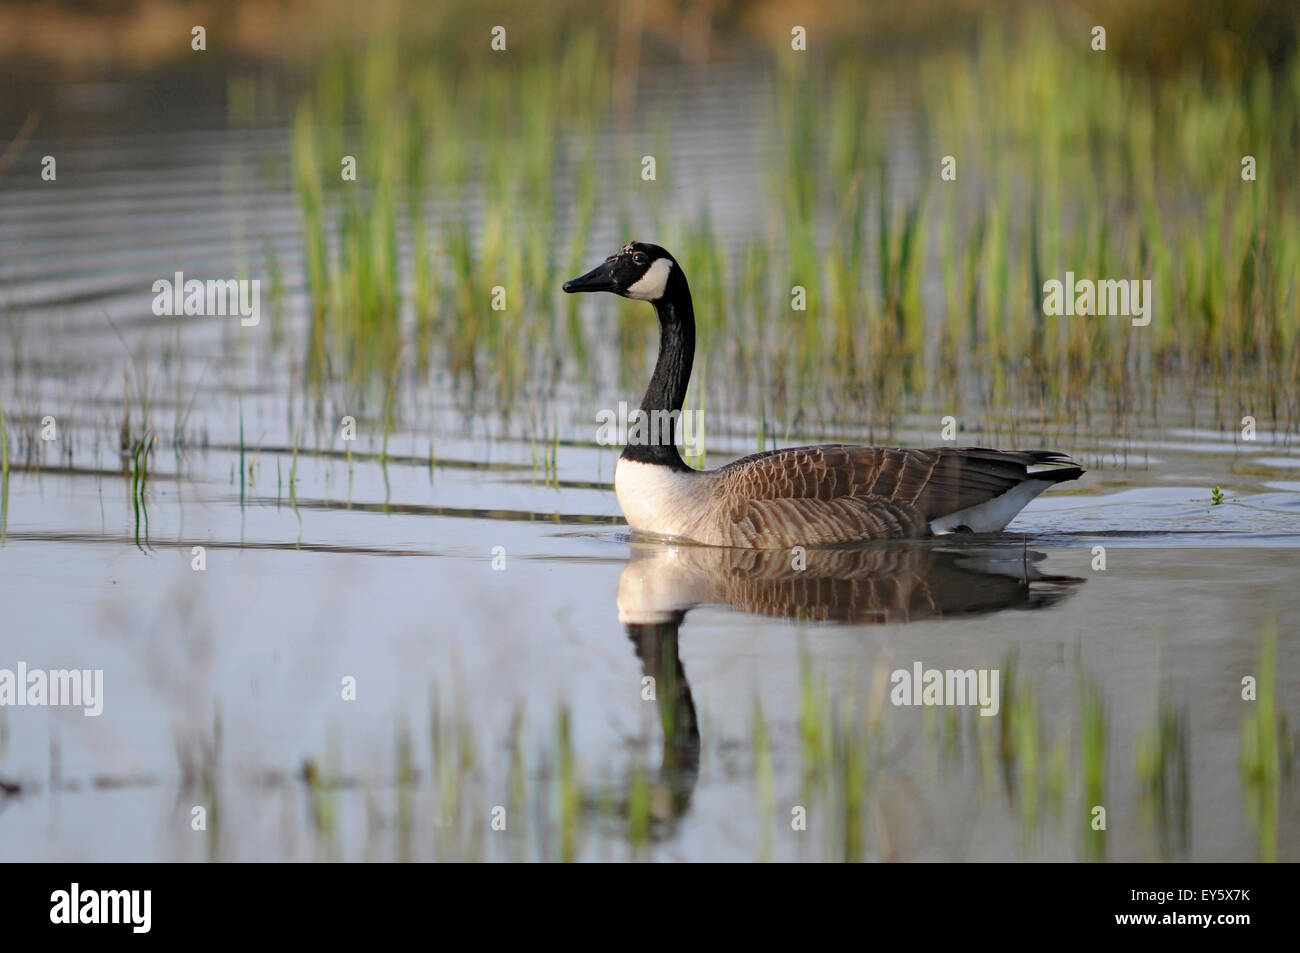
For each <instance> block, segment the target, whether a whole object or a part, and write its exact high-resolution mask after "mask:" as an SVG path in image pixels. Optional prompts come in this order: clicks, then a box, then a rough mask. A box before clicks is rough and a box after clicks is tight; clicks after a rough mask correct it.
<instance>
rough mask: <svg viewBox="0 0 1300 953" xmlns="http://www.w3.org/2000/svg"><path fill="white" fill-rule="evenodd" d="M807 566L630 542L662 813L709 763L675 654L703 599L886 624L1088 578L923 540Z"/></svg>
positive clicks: (629, 606)
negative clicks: (657, 725)
mask: <svg viewBox="0 0 1300 953" xmlns="http://www.w3.org/2000/svg"><path fill="white" fill-rule="evenodd" d="M800 558H801V559H802V560H803V562H802V563H801V565H803V566H804V568H803V569H796V568H794V566H793V565H792V562H793V559H792V557H791V556H790V555H789V554H787V553H785V552H781V551H764V550H743V549H723V548H719V547H712V546H680V545H669V544H658V543H632V558H631V559H630V560H629V561H628V564H627V566H626V567H624V569H623V573H622V575H621V576H619V580H618V617H619V621H621V622H623V623H624V624H625V625H626V626H627V634H628V637H629V638H631V640H632V644H633V646H635V648H636V654H637V657H638V658H639V659H640V660H641V668H642V671H643V672H644V674H646V675H650V676H653V677H654V680H655V700H656V702H657V703H658V706H659V720H660V722H661V724H662V726H663V732H664V749H663V752H664V753H663V761H662V764H661V766H660V770H659V777H658V779H657V780H656V783H655V787H656V788H658V789H659V790H661V791H664V792H665V794H666V795H667V799H666V803H665V804H663V810H660V811H657V812H656V815H657V817H658V818H659V819H661V820H671V819H674V818H678V817H681V816H682V815H683V814H684V813H685V812H686V810H687V809H688V808H689V807H690V802H691V795H692V792H693V791H694V790H695V782H696V779H697V778H698V777H699V772H700V727H699V721H698V719H697V718H696V714H695V700H694V698H693V697H692V695H691V686H690V683H689V682H687V680H686V671H685V669H684V668H683V667H682V662H681V657H680V655H679V654H678V632H679V630H680V628H681V624H682V621H683V620H684V619H685V618H686V613H687V611H688V610H689V609H691V608H692V607H693V606H697V605H706V604H714V605H727V606H731V607H733V608H736V609H739V610H741V611H744V612H753V613H756V614H760V615H769V616H786V617H797V618H804V619H813V620H823V621H839V622H857V623H873V622H875V623H880V622H915V621H920V620H922V619H933V618H937V617H940V616H953V615H972V614H975V615H978V614H983V613H989V612H997V611H999V610H1001V609H1041V608H1045V607H1047V606H1050V605H1053V604H1055V603H1056V602H1058V601H1060V600H1061V599H1063V598H1064V597H1065V596H1066V595H1068V594H1069V593H1070V592H1071V586H1073V585H1075V584H1078V583H1082V582H1083V580H1082V579H1076V578H1074V577H1071V576H1049V575H1045V574H1043V573H1041V572H1039V570H1038V569H1037V568H1036V567H1035V565H1034V564H1035V563H1037V562H1041V561H1042V560H1043V558H1044V556H1043V554H1042V553H1034V552H1026V551H1024V550H1022V549H1019V548H1016V547H999V548H991V549H990V548H979V549H976V548H972V547H961V548H956V547H954V548H945V549H937V548H934V547H933V546H928V545H925V544H919V543H910V544H899V545H888V546H887V545H879V546H874V547H871V548H864V549H810V550H808V551H807V552H806V553H803V554H801V556H800Z"/></svg>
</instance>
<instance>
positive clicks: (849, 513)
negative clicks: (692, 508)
mask: <svg viewBox="0 0 1300 953" xmlns="http://www.w3.org/2000/svg"><path fill="white" fill-rule="evenodd" d="M1068 462H1069V461H1068V458H1067V457H1065V455H1064V454H1060V453H1056V452H1054V451H1041V450H1017V451H1006V450H988V449H985V448H983V447H961V448H956V447H938V448H933V449H928V450H919V449H918V450H909V449H902V448H898V447H862V446H846V445H841V444H826V445H822V446H813V447H792V448H789V449H785V450H774V451H769V452H767V453H760V454H754V455H752V456H749V457H744V458H742V459H740V460H737V461H735V462H734V463H731V464H729V465H727V466H725V467H722V468H721V469H720V470H718V471H715V472H716V473H717V477H718V480H719V482H718V485H717V490H716V493H717V498H718V500H719V502H720V503H722V513H723V519H722V520H720V521H719V523H720V524H721V525H720V526H719V533H718V535H720V536H729V537H731V538H730V539H726V540H719V541H720V542H721V543H722V545H732V546H753V545H758V544H759V543H760V542H761V541H766V542H767V543H768V544H769V545H770V544H772V543H775V544H776V545H784V544H785V541H788V540H793V541H795V543H800V542H801V543H804V544H811V545H819V544H823V545H824V544H827V543H836V542H852V541H855V540H859V539H882V538H899V537H911V536H922V535H925V534H926V532H927V527H928V523H929V521H930V520H932V519H936V518H938V517H941V516H945V515H947V514H950V513H955V512H958V511H960V510H963V509H966V508H967V507H971V506H977V505H979V504H981V503H985V502H987V501H988V500H991V499H993V498H995V497H997V496H1001V495H1002V494H1003V493H1005V492H1007V491H1008V490H1010V489H1011V488H1013V487H1015V486H1017V485H1019V484H1020V483H1022V482H1024V481H1025V480H1026V479H1028V478H1029V471H1028V467H1029V466H1031V465H1035V464H1052V463H1068ZM1078 472H1079V471H1078V469H1077V468H1075V467H1070V468H1068V469H1067V468H1064V467H1063V468H1059V469H1058V470H1056V471H1053V470H1050V469H1049V470H1047V471H1045V473H1044V476H1045V478H1048V479H1053V478H1055V479H1069V478H1073V477H1074V476H1077V475H1078ZM1053 474H1055V475H1053ZM1039 475H1040V474H1039V473H1038V472H1036V473H1035V474H1034V476H1035V477H1038V476H1039ZM793 544H794V543H791V545H793Z"/></svg>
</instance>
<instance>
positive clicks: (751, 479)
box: [564, 242, 1083, 549]
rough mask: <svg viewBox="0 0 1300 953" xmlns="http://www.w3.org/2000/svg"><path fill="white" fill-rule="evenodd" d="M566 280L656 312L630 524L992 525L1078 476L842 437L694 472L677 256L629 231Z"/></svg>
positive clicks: (851, 537)
mask: <svg viewBox="0 0 1300 953" xmlns="http://www.w3.org/2000/svg"><path fill="white" fill-rule="evenodd" d="M564 290H565V291H566V292H569V293H570V294H572V293H575V292H579V291H610V292H613V293H614V294H617V295H621V296H623V297H624V298H633V299H635V300H638V301H649V302H650V303H651V304H653V305H654V308H655V311H656V312H657V313H658V315H659V358H658V360H657V361H656V362H655V369H654V374H653V375H652V376H651V378H650V386H649V387H647V388H646V392H645V398H644V399H643V400H642V401H641V412H642V413H644V414H645V415H646V416H645V419H648V420H652V421H660V420H663V419H664V418H665V417H667V419H668V421H669V426H668V429H669V430H670V431H671V432H670V433H669V434H664V435H663V436H662V438H660V437H659V435H658V434H656V433H655V431H656V429H657V428H655V427H654V426H652V427H651V428H650V429H651V439H649V440H648V441H634V442H629V444H628V446H627V447H626V449H624V451H623V453H622V456H620V457H619V461H618V465H617V467H616V468H615V470H614V492H615V493H616V494H617V496H618V503H619V506H621V507H622V509H623V515H624V516H625V517H626V518H627V522H628V525H629V526H631V527H632V529H633V530H634V531H636V532H639V533H650V534H654V535H659V536H673V537H681V538H684V539H688V540H691V541H694V542H697V543H704V544H706V545H711V546H734V547H744V548H751V549H785V548H788V547H791V546H827V545H833V544H836V543H851V542H859V541H865V540H872V539H887V538H915V537H922V536H929V535H931V534H938V533H950V532H954V531H969V532H973V533H992V532H998V531H1000V530H1001V529H1002V528H1003V527H1005V526H1006V525H1007V523H1009V522H1011V520H1012V518H1013V517H1014V516H1015V515H1016V514H1017V513H1019V512H1020V511H1021V510H1022V509H1023V508H1024V506H1025V504H1027V503H1028V502H1029V501H1030V500H1032V499H1033V498H1034V497H1036V496H1037V495H1038V494H1039V493H1041V492H1043V490H1045V489H1047V488H1048V487H1049V486H1051V485H1052V484H1054V483H1061V482H1063V481H1066V480H1075V479H1078V478H1079V477H1080V476H1082V475H1083V470H1082V469H1081V468H1080V467H1077V466H1074V465H1073V461H1072V460H1070V459H1069V458H1068V457H1067V456H1066V455H1065V454H1062V453H1058V452H1056V451H1053V450H1015V451H1006V450H986V449H983V448H981V447H961V448H958V447H951V448H950V447H937V448H934V449H930V450H905V449H900V448H897V447H859V446H846V445H842V444H825V445H822V446H814V447H792V448H789V449H786V450H772V451H768V452H765V453H756V454H753V455H752V456H748V457H744V458H743V459H740V460H737V461H735V462H734V463H729V464H727V465H726V466H724V467H722V468H720V469H717V470H694V469H691V468H690V467H688V466H687V465H686V463H685V462H684V461H683V460H682V458H681V454H680V453H678V452H677V445H676V444H677V432H678V428H679V426H680V419H679V418H680V415H681V409H682V403H683V402H684V401H685V399H686V385H687V383H688V382H689V381H690V377H691V365H692V363H693V362H694V360H695V309H694V306H693V305H692V303H691V292H690V288H689V287H688V286H687V283H686V275H685V274H683V273H682V268H681V265H679V264H678V263H677V261H676V260H675V259H674V258H673V256H672V255H670V254H669V253H668V252H667V251H665V250H664V249H663V248H660V247H659V246H658V245H649V244H644V243H642V242H629V243H628V244H626V245H624V246H623V248H621V249H620V250H619V251H618V252H617V253H615V254H613V255H610V256H609V257H608V258H606V259H605V261H604V262H602V263H601V264H600V265H597V266H596V267H595V268H593V269H592V270H591V271H589V272H587V274H585V275H583V276H581V277H580V278H574V279H573V280H572V281H566V282H565V283H564ZM1035 465H1040V468H1039V469H1036V470H1034V471H1030V470H1029V467H1030V466H1035Z"/></svg>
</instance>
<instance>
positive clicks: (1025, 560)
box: [618, 543, 1082, 623]
mask: <svg viewBox="0 0 1300 953" xmlns="http://www.w3.org/2000/svg"><path fill="white" fill-rule="evenodd" d="M1043 558H1044V556H1043V554H1041V553H1031V552H1025V551H1023V550H1021V549H1020V548H1019V547H1001V548H993V549H989V548H979V549H974V548H969V547H960V548H957V547H953V548H943V549H939V548H936V547H934V546H933V545H926V544H918V543H912V544H895V545H889V546H873V547H870V548H859V549H810V550H807V551H806V552H803V553H796V554H795V555H793V556H792V555H791V554H789V553H786V552H783V551H779V550H777V551H773V550H744V549H722V548H717V547H709V546H680V545H669V544H654V543H633V544H632V559H631V561H630V562H629V563H628V564H627V567H626V568H625V569H624V570H623V574H622V576H620V577H619V583H618V612H619V618H620V620H622V621H623V622H627V623H654V622H659V621H662V620H666V619H669V618H671V617H673V616H674V615H675V614H678V613H681V612H683V611H685V610H686V609H689V608H691V607H692V606H697V605H706V604H713V605H727V606H731V607H733V608H736V609H739V610H741V611H743V612H752V613H755V614H757V615H768V616H783V617H794V618H804V619H812V620H818V621H838V622H864V623H872V622H876V623H884V622H914V621H919V620H921V619H931V618H936V617H940V616H954V615H969V614H972V613H975V614H979V613H986V612H996V611H998V610H1000V609H1040V608H1043V607H1045V606H1050V605H1053V604H1054V603H1056V602H1058V601H1059V600H1060V599H1062V598H1063V597H1064V596H1065V595H1066V594H1068V593H1069V592H1070V586H1072V585H1073V584H1076V583H1079V582H1082V580H1081V579H1075V578H1073V577H1070V576H1050V575H1044V574H1043V573H1041V572H1040V571H1039V570H1038V569H1037V568H1036V566H1035V563H1037V562H1040V561H1041V560H1042V559H1043Z"/></svg>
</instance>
